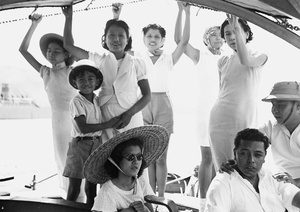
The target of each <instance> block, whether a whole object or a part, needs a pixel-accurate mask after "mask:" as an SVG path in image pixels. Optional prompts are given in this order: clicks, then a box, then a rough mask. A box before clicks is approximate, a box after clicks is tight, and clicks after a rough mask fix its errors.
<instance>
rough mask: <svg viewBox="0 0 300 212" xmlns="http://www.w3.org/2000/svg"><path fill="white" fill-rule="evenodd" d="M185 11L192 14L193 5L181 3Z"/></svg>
mask: <svg viewBox="0 0 300 212" xmlns="http://www.w3.org/2000/svg"><path fill="white" fill-rule="evenodd" d="M181 4H182V8H183V10H184V11H185V12H186V13H187V12H190V8H191V5H190V4H189V3H186V2H181Z"/></svg>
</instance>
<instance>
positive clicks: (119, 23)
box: [101, 19, 132, 51]
mask: <svg viewBox="0 0 300 212" xmlns="http://www.w3.org/2000/svg"><path fill="white" fill-rule="evenodd" d="M111 26H117V27H120V28H122V29H124V31H125V33H126V35H127V39H128V40H127V41H128V42H127V45H126V46H125V49H124V51H129V50H131V48H132V38H131V35H130V33H129V26H128V25H127V23H126V22H125V21H122V20H118V19H110V20H108V21H107V22H106V26H105V29H104V35H102V39H101V42H102V47H103V48H105V49H107V50H109V48H108V46H107V44H106V35H107V32H108V30H109V28H110V27H111Z"/></svg>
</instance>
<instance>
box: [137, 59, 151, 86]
mask: <svg viewBox="0 0 300 212" xmlns="http://www.w3.org/2000/svg"><path fill="white" fill-rule="evenodd" d="M134 64H135V69H136V76H137V81H140V80H143V79H148V77H147V67H146V64H145V62H144V60H143V59H142V58H139V57H135V58H134Z"/></svg>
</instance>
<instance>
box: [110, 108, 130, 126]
mask: <svg viewBox="0 0 300 212" xmlns="http://www.w3.org/2000/svg"><path fill="white" fill-rule="evenodd" d="M130 120H131V116H130V115H128V114H127V113H126V112H125V113H123V114H121V115H120V116H119V120H118V122H117V123H116V124H115V125H114V127H115V128H116V129H122V128H124V127H126V126H127V125H128V124H129V122H130Z"/></svg>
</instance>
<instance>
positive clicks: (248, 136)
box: [234, 128, 269, 151]
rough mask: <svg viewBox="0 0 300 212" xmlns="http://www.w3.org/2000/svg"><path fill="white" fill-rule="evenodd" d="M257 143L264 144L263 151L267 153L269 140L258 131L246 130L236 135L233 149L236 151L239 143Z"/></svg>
mask: <svg viewBox="0 0 300 212" xmlns="http://www.w3.org/2000/svg"><path fill="white" fill-rule="evenodd" d="M242 140H244V141H250V142H251V141H258V142H263V143H264V147H265V148H264V149H265V151H267V149H268V147H269V138H268V137H267V136H266V135H265V134H263V133H262V132H260V131H259V130H258V129H250V128H246V129H244V130H242V131H240V132H238V133H237V135H236V137H235V139H234V149H235V150H236V149H237V148H239V146H240V144H241V141H242Z"/></svg>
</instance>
